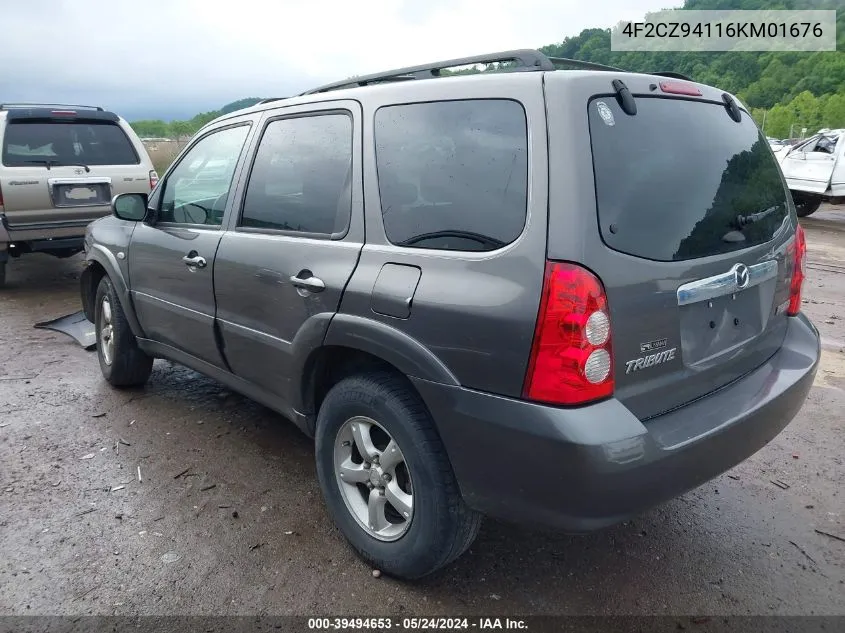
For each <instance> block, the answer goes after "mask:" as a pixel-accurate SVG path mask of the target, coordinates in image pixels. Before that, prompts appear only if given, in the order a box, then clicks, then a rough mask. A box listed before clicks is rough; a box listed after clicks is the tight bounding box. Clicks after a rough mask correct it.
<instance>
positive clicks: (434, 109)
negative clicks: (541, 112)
mask: <svg viewBox="0 0 845 633" xmlns="http://www.w3.org/2000/svg"><path fill="white" fill-rule="evenodd" d="M375 135H376V161H377V166H378V179H379V192H380V196H381V212H382V217H383V219H384V229H385V233H386V234H387V238H388V239H389V240H390V241H391V242H392V243H394V244H397V245H401V246H407V247H412V248H431V249H434V248H436V249H446V250H459V251H490V250H494V249H497V248H501V247H502V246H505V245H506V244H509V243H511V242H513V241H514V240H515V239H516V238H517V237H518V236H519V235H520V233H522V229H523V227H524V226H525V216H526V206H527V202H526V201H527V186H528V140H527V131H526V121H525V112H524V111H523V109H522V106H521V105H519V104H518V103H516V102H515V101H507V100H492V99H491V100H467V101H442V102H433V103H416V104H409V105H397V106H388V107H383V108H381V109H379V110H378V112H377V113H376V118H375Z"/></svg>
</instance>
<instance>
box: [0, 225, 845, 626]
mask: <svg viewBox="0 0 845 633" xmlns="http://www.w3.org/2000/svg"><path fill="white" fill-rule="evenodd" d="M803 223H804V225H805V227H806V228H807V233H808V243H809V259H810V262H811V263H810V266H809V269H808V282H807V284H806V286H805V305H804V307H805V309H806V311H807V313H808V314H809V315H810V316H811V318H812V319H813V320H814V322H815V323H816V324H817V325H818V327H819V329H820V331H821V332H822V335H823V337H824V346H825V350H824V356H823V359H822V366H821V368H820V370H819V373H818V377H817V379H816V383H815V386H814V387H813V389H812V392H811V394H810V396H809V398H808V400H807V402H806V404H805V406H804V408H803V410H802V411H801V412H800V414H799V415H798V417H797V418H796V419H795V420H794V421H793V423H792V424H791V425H790V426H789V427H787V429H786V430H785V431H784V432H783V433H781V434H780V435H779V436H778V437H777V438H776V439H775V440H774V441H773V442H772V443H771V444H770V445H768V446H767V447H765V448H764V449H763V450H761V451H760V452H759V453H757V454H756V455H754V456H753V457H751V458H750V459H749V460H747V461H746V462H744V463H743V464H741V465H740V466H738V467H737V468H735V469H734V470H733V471H731V472H729V473H726V474H725V475H723V476H721V477H719V478H717V479H716V480H714V481H712V482H710V483H708V484H707V485H705V486H703V487H701V488H699V489H697V490H695V491H692V492H690V493H688V494H686V495H684V496H683V497H682V498H680V499H677V500H675V501H673V502H670V503H668V504H666V505H664V506H662V507H660V508H657V509H655V510H652V511H650V512H647V513H645V514H644V515H642V516H640V517H638V518H636V519H634V520H632V521H629V522H627V523H625V524H622V525H618V526H616V527H613V528H609V529H606V530H604V531H601V532H598V533H595V534H592V535H588V536H566V535H561V534H556V533H547V532H538V531H536V530H532V529H527V528H522V527H514V526H511V525H506V524H502V523H498V522H495V521H492V520H488V521H487V522H486V523H485V524H484V527H483V528H482V531H481V534H480V536H479V538H478V540H477V541H476V543H475V545H474V546H473V547H472V549H471V551H470V552H468V553H467V554H466V555H465V556H464V557H463V558H461V559H460V560H459V561H458V562H457V563H456V564H454V565H453V566H451V567H449V568H448V569H446V570H444V571H442V572H440V573H439V574H437V575H435V576H433V577H430V578H427V579H424V580H423V581H421V582H418V583H414V584H411V583H403V582H398V581H395V580H391V579H388V578H386V577H381V578H375V577H373V574H372V570H371V569H370V568H369V567H367V566H366V565H364V564H362V563H361V562H360V561H359V560H358V559H357V558H356V557H355V556H354V555H353V553H352V552H351V551H350V549H349V548H348V547H347V546H346V544H345V542H344V541H343V539H342V538H341V536H340V534H339V533H338V532H337V530H335V528H334V527H333V526H332V524H331V522H330V520H329V518H328V516H327V514H326V511H325V509H324V507H323V503H322V501H321V498H320V493H319V489H318V486H317V480H316V475H315V469H314V460H313V453H312V446H311V443H310V441H309V440H308V439H306V438H305V437H304V436H302V435H301V434H300V433H299V432H298V431H297V430H296V429H295V428H294V427H293V426H292V425H291V424H289V423H286V422H285V421H284V420H283V419H281V418H280V417H279V416H277V415H275V414H274V413H272V412H270V411H269V410H267V409H265V408H263V407H261V406H259V405H257V404H255V403H252V402H250V401H249V400H247V399H245V398H243V397H241V396H239V395H236V394H233V393H230V392H229V391H227V390H226V389H225V388H223V387H222V386H221V385H220V384H218V383H216V382H214V381H213V380H209V379H207V378H204V377H202V376H200V375H198V374H196V373H194V372H192V371H189V370H187V369H184V368H181V367H178V366H175V365H172V364H171V363H168V362H164V361H157V362H156V365H155V369H154V372H153V376H152V378H151V380H150V382H149V384H148V386H147V387H146V388H144V389H141V390H130V391H117V390H114V389H112V388H110V387H109V386H108V385H107V384H106V383H105V382H104V381H103V380H102V378H101V376H100V370H99V367H98V364H97V360H96V356H95V354H94V353H92V352H87V351H85V350H83V349H81V348H80V347H79V346H78V345H77V344H76V343H75V342H74V341H73V340H71V339H70V338H67V337H65V336H63V335H61V334H55V333H52V332H48V331H44V330H37V329H34V328H33V324H34V323H35V322H37V321H41V320H47V319H51V318H54V317H57V316H61V315H63V314H67V313H70V312H74V311H76V310H78V309H79V299H78V296H77V284H78V272H79V268H80V258H79V257H74V258H72V259H69V260H56V259H52V258H47V257H41V256H31V257H27V258H23V259H21V260H17V261H13V262H12V263H11V265H10V270H9V281H8V288H6V289H5V290H2V291H0V614H5V615H9V614H17V615H34V614H79V615H83V614H209V615H210V614H217V615H235V614H298V615H329V614H331V615H344V616H348V615H362V616H366V615H395V616H402V615H417V616H419V615H434V614H443V615H459V614H465V615H472V614H476V615H477V614H484V615H508V614H523V615H527V614H535V615H540V614H542V615H552V614H620V615H621V614H673V615H679V614H703V613H706V614H711V615H720V614H743V615H746V614H752V615H753V614H829V615H845V584H843V583H845V542H843V541H842V540H836V539H835V538H832V537H831V536H826V535H824V534H820V533H818V532H816V531H815V530H817V529H818V530H822V531H823V532H827V533H829V534H834V535H840V536H842V537H845V485H843V481H845V466H844V465H843V459H845V274H843V273H845V208H843V209H838V210H831V209H826V210H822V211H819V212H818V213H817V214H816V215H815V216H813V217H812V218H809V219H808V220H806V221H805V222H803ZM139 473H140V478H139ZM772 480H779V481H781V482H784V485H785V486H788V487H787V488H786V489H782V488H781V487H778V486H776V485H774V484H773V483H772Z"/></svg>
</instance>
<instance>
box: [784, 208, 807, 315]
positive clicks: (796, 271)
mask: <svg viewBox="0 0 845 633" xmlns="http://www.w3.org/2000/svg"><path fill="white" fill-rule="evenodd" d="M791 251H792V281H791V282H790V284H789V307H788V308H787V310H786V313H787V314H788V315H789V316H795V315H797V314H798V313H799V312H800V311H801V286H803V285H804V275H805V264H806V260H807V241H806V239H805V237H804V228H803V227H802V226H801V225H800V224H799V225H798V228H797V229H796V230H795V243H794V245H793V247H792V249H791Z"/></svg>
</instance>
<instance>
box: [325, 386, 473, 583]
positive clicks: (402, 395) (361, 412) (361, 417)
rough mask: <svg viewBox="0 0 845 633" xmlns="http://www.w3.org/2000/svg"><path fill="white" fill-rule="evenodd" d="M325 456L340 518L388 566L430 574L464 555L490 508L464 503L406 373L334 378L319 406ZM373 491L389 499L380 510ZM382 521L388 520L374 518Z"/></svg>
mask: <svg viewBox="0 0 845 633" xmlns="http://www.w3.org/2000/svg"><path fill="white" fill-rule="evenodd" d="M350 425H351V426H350ZM359 425H364V428H366V429H368V430H366V431H365V435H366V438H368V439H369V442H370V445H371V447H372V449H373V450H374V451H375V452H374V453H372V455H375V458H372V460H371V463H368V461H367V459H366V458H364V457H362V455H363V452H364V451H358V448H357V447H358V446H359V445H361V444H363V445H367V440H362V439H361V427H360V426H359ZM370 430H372V432H373V434H372V435H370ZM391 447H393V448H391ZM397 448H398V449H399V450H398V456H395V453H396V450H395V449H397ZM344 451H346V453H345V455H344V453H343V452H344ZM391 453H393V454H394V457H393V458H391V457H390V454H391ZM339 455H340V457H339ZM356 456H357V457H356ZM316 459H317V475H318V477H319V480H320V487H321V488H322V491H323V497H324V498H325V500H326V505H327V506H328V509H329V513H330V514H331V515H332V518H333V519H334V521H335V524H336V525H337V526H338V528H340V531H341V532H343V535H344V536H345V537H346V538H347V540H348V541H349V543H350V544H351V545H352V547H353V549H354V550H355V551H356V552H357V553H358V555H359V556H360V557H361V558H363V559H364V560H365V561H366V562H368V563H369V564H371V565H373V566H374V567H375V568H376V569H379V570H380V571H383V572H384V573H386V574H389V575H391V576H395V577H397V578H405V579H415V578H420V577H422V576H425V575H427V574H430V573H432V572H434V571H436V570H438V569H440V568H441V567H443V566H445V565H448V564H449V563H450V562H452V561H453V560H455V559H456V558H458V556H460V555H461V554H462V553H463V552H465V551H466V550H467V548H468V547H469V546H470V545H471V544H472V542H473V540H474V539H475V537H476V535H477V534H478V529H479V527H480V525H481V515H479V514H478V513H476V512H474V511H472V510H471V509H470V508H468V507H467V505H466V504H465V503H464V500H463V498H462V497H461V493H460V490H459V489H458V484H457V481H456V480H455V475H454V473H453V472H452V467H451V464H450V463H449V458H448V457H447V455H446V450H445V448H444V446H443V443H442V441H441V440H440V437H439V436H438V434H437V431H436V430H435V428H434V423H433V422H432V420H431V416H430V415H429V413H428V411H427V410H426V408H425V406H424V404H423V402H422V400H421V399H420V397H419V395H418V394H416V393H415V392H414V391H413V389H412V388H411V387H410V385H408V383H407V381H406V379H404V378H403V377H401V376H398V375H395V374H392V373H390V372H383V371H378V372H372V373H366V374H360V375H355V376H350V377H348V378H344V379H343V380H341V381H340V382H339V383H337V384H336V385H335V386H334V387H332V389H331V390H330V391H329V393H328V394H327V395H326V398H325V400H324V401H323V403H322V406H321V407H320V411H319V414H318V416H317V432H316ZM356 462H357V463H356ZM397 463H399V464H400V465H399V466H396V464H397ZM390 464H393V466H392V471H391V466H390ZM382 465H383V466H384V468H382ZM367 466H369V468H367ZM373 471H377V472H376V474H375V475H372V472H373ZM390 472H393V475H392V476H391V475H390ZM341 473H344V474H343V475H342V474H341ZM356 473H360V474H357V475H356ZM382 473H386V475H382ZM371 475H372V476H371ZM343 477H345V479H342V478H343ZM350 481H353V482H357V483H352V484H350ZM385 482H388V483H385ZM400 486H401V488H402V490H401V491H400V490H399V487H400ZM403 492H404V494H402V493H403ZM356 495H357V497H356ZM371 495H375V498H376V500H377V501H378V500H379V495H380V501H381V506H380V507H381V508H382V510H381V515H380V517H378V516H377V517H376V519H375V520H373V519H372V517H373V516H376V514H377V513H376V514H370V513H372V512H374V511H373V509H372V507H371V504H372V503H373V497H372V496H371ZM385 497H387V501H385ZM397 499H398V502H397ZM376 505H377V504H376ZM404 508H407V510H409V511H410V513H409V515H407V519H403V517H402V515H403V514H404V512H403V511H402V510H403V509H404ZM385 517H387V518H386V522H385ZM373 522H375V523H377V524H378V523H379V522H381V525H376V526H373V525H370V526H367V525H366V524H367V523H373ZM375 528H381V529H379V530H376V529H375Z"/></svg>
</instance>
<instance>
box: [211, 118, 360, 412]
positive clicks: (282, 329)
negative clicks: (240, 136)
mask: <svg viewBox="0 0 845 633" xmlns="http://www.w3.org/2000/svg"><path fill="white" fill-rule="evenodd" d="M311 107H312V108H313V106H311ZM322 107H323V108H325V109H324V110H318V111H316V112H315V111H314V110H313V109H312V110H310V111H308V112H301V111H300V112H291V109H289V108H285V109H284V112H285V116H283V117H282V116H279V115H278V114H276V115H273V114H271V115H269V116H268V118H267V122H266V125H265V127H264V129H263V132H262V134H261V137H260V140H259V142H258V149H257V150H256V154H255V162H254V164H253V167H252V172H251V174H250V175H249V180H248V181H247V185H246V190H245V193H244V195H243V204H242V208H241V212H240V214H235V213H234V212H233V214H232V218H231V223H230V225H229V230H228V231H227V232H226V233H225V234H224V236H223V239H222V241H221V242H220V248H219V249H218V252H217V259H216V261H215V269H214V276H215V287H216V295H217V322H218V325H219V327H220V332H221V336H222V339H223V346H224V350H225V354H226V360H227V361H228V363H229V366H230V367H231V369H232V371H233V372H234V373H235V374H237V375H238V376H241V377H242V378H244V379H246V380H249V381H250V382H252V383H254V384H256V385H258V386H260V387H262V388H264V389H266V390H267V391H269V392H271V393H273V394H275V395H277V396H279V397H281V398H283V399H284V400H286V401H287V402H288V403H289V404H291V405H292V406H293V405H294V404H295V399H294V398H293V394H292V392H291V385H292V382H291V378H292V374H293V372H294V368H295V366H296V363H295V360H294V358H295V356H296V354H297V349H298V348H299V347H300V346H298V343H297V340H303V338H307V339H308V340H309V341H314V340H320V341H321V340H322V336H323V335H324V334H325V328H326V327H328V323H329V319H328V318H327V317H328V316H330V315H332V314H333V313H334V312H336V311H337V309H338V306H339V304H340V299H341V295H342V293H343V289H344V287H345V286H346V282H347V281H348V280H349V278H350V276H351V275H352V272H353V271H354V269H355V265H356V263H357V261H358V255H359V253H360V250H361V247H362V242H363V211H362V208H361V203H360V202H359V201H360V200H361V178H360V173H361V164H360V136H361V131H360V110H359V106H358V104H357V103H345V102H343V103H341V102H334V103H332V104H325V105H323V106H322ZM289 112H291V114H287V113H289ZM353 131H354V134H353ZM354 201H358V202H354ZM305 332H308V333H309V334H308V336H304V335H303V334H301V333H305ZM300 351H301V350H300Z"/></svg>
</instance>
